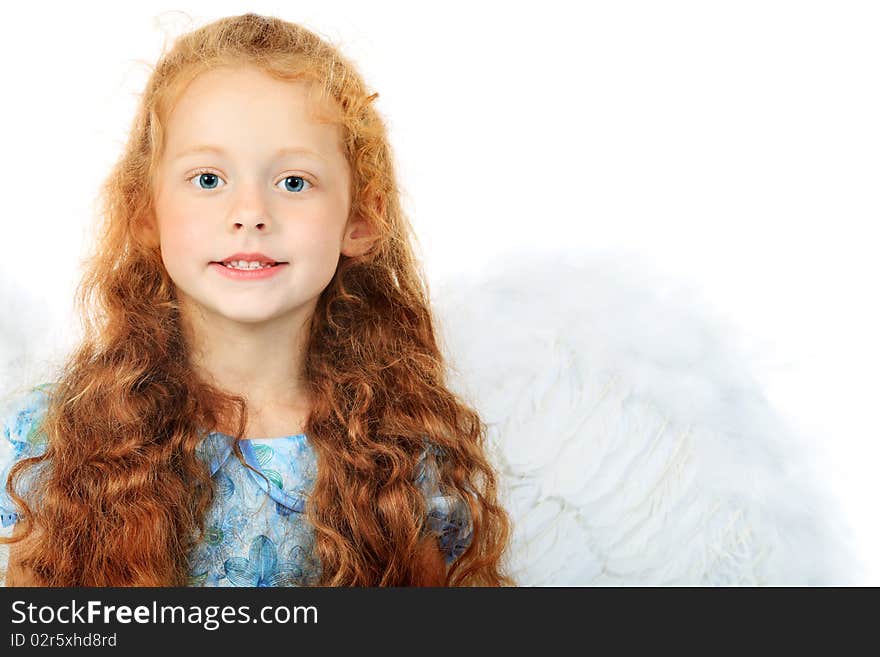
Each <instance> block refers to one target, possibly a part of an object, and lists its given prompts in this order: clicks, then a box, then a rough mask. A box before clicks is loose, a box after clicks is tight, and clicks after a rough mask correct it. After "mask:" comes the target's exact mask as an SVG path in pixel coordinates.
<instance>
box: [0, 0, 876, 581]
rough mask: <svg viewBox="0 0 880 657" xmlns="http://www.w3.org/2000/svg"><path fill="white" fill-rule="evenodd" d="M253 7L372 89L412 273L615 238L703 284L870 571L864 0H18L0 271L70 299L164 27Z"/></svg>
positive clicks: (62, 307)
mask: <svg viewBox="0 0 880 657" xmlns="http://www.w3.org/2000/svg"><path fill="white" fill-rule="evenodd" d="M247 11H255V12H258V13H263V14H269V15H276V16H279V17H281V18H284V19H286V20H290V21H295V22H299V23H302V24H303V25H305V26H306V27H308V28H310V29H312V30H313V31H316V32H318V33H319V34H320V35H321V36H323V37H324V38H326V39H328V40H330V41H331V42H333V43H334V44H335V45H337V46H338V47H340V48H341V50H342V51H343V53H344V54H345V55H346V56H348V57H349V58H350V59H352V60H353V61H354V62H355V63H356V64H357V65H358V67H359V69H360V71H361V73H362V74H363V76H364V78H365V80H366V82H367V84H368V86H369V87H370V88H371V89H373V90H375V91H378V92H379V93H380V97H379V100H378V102H377V105H378V108H379V110H380V111H381V112H382V113H383V115H384V116H385V117H386V119H387V122H388V125H389V128H390V130H391V139H392V146H393V148H394V150H395V154H396V158H397V166H398V171H399V174H400V182H401V185H402V187H403V189H404V191H405V198H404V202H405V207H406V209H407V210H408V212H409V215H410V217H411V219H412V221H413V223H414V225H415V228H416V231H417V233H418V235H419V240H420V245H421V249H422V254H423V257H424V259H425V261H426V266H427V269H428V272H429V275H430V276H431V277H432V278H434V279H441V278H443V276H444V275H446V274H448V273H450V272H452V271H454V270H460V269H462V268H472V269H474V270H475V271H477V270H479V269H480V267H481V265H482V262H483V261H484V260H485V259H486V257H487V256H488V255H489V254H492V253H504V252H507V251H511V252H514V251H515V250H516V249H517V248H527V249H549V248H555V247H560V246H562V247H565V248H568V249H570V250H572V251H577V250H578V249H602V248H606V247H620V248H625V249H627V250H629V251H631V252H636V253H638V254H639V255H640V257H642V258H644V259H645V261H646V262H652V263H655V264H656V265H657V266H658V267H660V268H661V269H662V270H665V271H666V272H669V273H670V274H673V275H677V276H681V277H683V278H685V279H687V280H688V281H690V282H691V283H692V284H694V285H696V286H698V287H699V288H700V289H701V290H702V291H703V293H704V296H705V297H707V298H709V299H711V301H712V303H713V304H714V305H715V306H716V308H717V309H718V311H719V312H721V313H723V314H724V315H725V316H727V317H728V318H729V319H730V320H731V321H733V322H735V323H736V324H737V325H738V326H740V327H742V329H743V330H744V331H745V332H746V333H747V334H748V335H750V336H752V338H753V340H754V344H755V345H756V347H755V348H756V349H758V348H760V349H761V350H763V353H764V354H765V355H766V354H768V353H769V354H771V355H772V359H771V360H769V361H768V360H766V359H765V361H764V362H765V364H766V367H765V368H764V370H763V371H762V372H761V378H762V381H763V382H764V384H765V385H766V389H767V394H768V396H770V397H771V399H772V400H774V401H775V402H776V404H777V405H778V407H779V408H780V410H782V411H784V412H785V413H787V414H788V415H789V416H790V418H791V419H792V420H793V421H795V422H797V423H798V424H799V425H800V426H801V427H802V428H803V430H804V431H805V432H808V433H810V434H811V435H813V436H815V438H816V440H818V441H819V442H821V444H822V445H823V446H824V449H825V450H826V451H827V461H826V468H827V473H828V480H829V481H830V482H832V484H833V486H834V487H835V490H836V491H837V492H838V494H839V495H840V497H841V499H842V500H843V501H844V502H845V508H846V510H847V513H848V514H849V519H850V521H851V522H852V524H853V526H854V529H855V530H856V532H857V534H858V537H859V540H860V544H861V547H862V550H863V553H864V556H865V558H866V559H869V560H870V561H869V565H870V566H871V568H872V570H871V581H870V582H866V583H872V584H878V583H880V567H878V562H877V559H875V557H874V556H873V555H880V532H878V527H877V525H878V521H877V518H878V513H877V503H878V500H880V484H878V479H880V476H878V472H877V464H878V461H880V458H878V457H880V446H878V445H880V440H878V439H880V430H878V428H877V409H878V402H877V391H878V387H877V384H876V374H877V372H878V371H880V367H878V366H880V349H878V346H877V340H878V336H880V317H878V302H877V283H876V281H877V280H878V278H880V271H878V270H880V264H878V260H880V259H878V257H877V249H878V241H877V239H876V237H875V235H876V230H875V226H876V225H877V221H878V218H880V213H878V204H880V201H878V193H877V192H878V186H877V180H878V173H880V160H878V154H880V143H878V142H880V128H878V123H880V92H878V83H880V40H878V39H877V35H878V34H880V8H878V5H877V4H876V3H872V2H845V1H840V0H838V1H834V2H831V1H828V2H808V1H799V2H775V1H772V0H763V1H760V2H753V1H745V0H739V1H738V2H707V1H703V2H624V1H619V0H617V1H614V2H585V3H572V2H548V1H544V2H509V1H508V2H474V1H471V2H451V1H447V2H443V3H407V4H404V3H398V2H376V1H371V2H362V1H358V2H355V1H351V2H334V1H329V0H321V1H320V2H308V3H306V2H303V3H293V2H284V3H281V2H279V3H270V2H247V3H242V2H224V1H221V0H212V1H211V2H177V3H159V2H150V1H146V0H142V1H141V2H137V3H127V2H126V3H95V2H92V3H89V2H79V3H61V2H57V3H51V2H40V3H28V4H26V5H21V4H18V3H16V4H14V5H11V6H9V7H6V8H4V16H3V20H2V22H0V62H2V63H0V67H2V69H0V70H2V73H3V79H2V84H3V94H2V96H3V101H2V104H0V143H2V144H3V155H2V158H0V180H2V191H3V196H2V200H3V211H2V222H3V223H2V227H3V231H2V238H0V239H2V242H0V243H2V245H3V258H2V261H0V282H2V284H3V286H4V289H11V288H16V287H18V288H20V289H23V290H26V291H27V293H28V294H29V295H31V296H33V297H38V298H40V299H46V302H45V309H46V312H47V313H49V314H51V315H52V316H53V317H55V318H56V320H57V321H67V320H65V319H64V318H66V317H67V316H68V314H69V312H70V299H71V294H72V290H73V288H74V285H75V283H76V280H77V276H78V266H79V258H80V257H82V256H83V255H84V254H85V247H86V244H85V237H86V235H87V232H88V230H89V228H90V225H91V223H92V221H93V218H94V208H93V205H92V204H93V201H94V199H95V196H96V194H97V191H98V187H99V185H100V182H101V181H102V180H103V177H104V176H105V175H106V174H107V172H108V171H109V167H110V165H111V164H112V163H113V161H114V160H115V159H116V157H117V156H118V154H119V152H120V149H121V145H122V143H123V141H124V139H125V138H126V135H127V133H128V130H129V127H130V124H131V121H132V118H133V114H134V108H135V106H136V102H137V94H139V93H140V92H141V90H142V88H143V84H144V82H145V80H146V77H147V75H148V73H149V66H151V65H152V64H154V63H155V61H156V58H157V56H158V54H159V52H160V51H161V49H162V46H163V41H164V40H165V39H169V40H170V39H173V38H174V37H175V36H176V35H177V34H179V33H181V32H183V31H186V30H187V29H190V28H191V27H195V26H198V25H201V24H203V23H205V22H207V21H210V20H213V19H215V18H219V17H221V16H224V15H231V14H240V13H244V12H247ZM872 281H873V282H872ZM11 312H13V313H15V312H16V309H15V308H12V309H11Z"/></svg>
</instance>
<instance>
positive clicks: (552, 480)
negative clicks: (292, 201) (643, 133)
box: [432, 254, 862, 586]
mask: <svg viewBox="0 0 880 657" xmlns="http://www.w3.org/2000/svg"><path fill="white" fill-rule="evenodd" d="M505 262H506V263H508V264H507V266H501V265H496V266H489V267H488V268H487V271H497V272H501V273H499V274H496V275H485V276H480V275H474V276H472V277H471V278H470V279H465V278H459V279H457V280H452V281H450V280H447V281H444V282H443V283H442V284H441V285H436V284H435V285H434V286H433V287H434V289H433V299H432V303H433V305H434V309H435V312H436V313H437V316H438V324H439V330H440V333H441V336H442V338H443V340H444V342H445V348H446V352H447V354H448V355H449V357H450V362H449V373H450V384H451V385H452V386H453V387H454V388H455V389H456V390H457V391H458V392H459V393H460V394H462V395H463V396H464V397H465V398H466V399H468V400H469V401H470V402H472V403H473V404H474V405H475V407H476V408H478V409H479V410H480V411H481V413H482V415H483V418H484V420H485V421H486V422H487V424H488V427H489V439H490V443H491V444H490V448H491V455H492V458H493V459H494V462H495V465H496V466H497V467H498V468H499V470H500V472H501V473H502V486H503V490H502V495H503V499H504V501H505V504H506V507H507V508H508V510H509V512H510V513H511V516H512V518H513V522H514V537H513V544H512V549H511V552H510V564H509V565H510V570H511V572H512V574H513V576H514V577H515V579H516V580H517V582H518V583H519V584H520V585H556V586H566V585H709V584H712V585H736V584H743V585H762V584H767V585H830V584H855V583H857V578H858V577H859V574H860V573H861V569H862V565H861V564H859V563H858V562H857V559H856V557H855V554H856V553H855V550H854V549H853V545H852V534H851V530H850V528H849V527H846V526H844V525H843V524H842V523H841V522H839V521H838V520H837V518H839V517H840V514H839V513H838V511H837V508H836V502H835V500H834V499H833V498H832V497H831V496H830V495H829V493H828V491H826V490H825V489H824V488H823V486H822V485H821V483H820V480H819V478H818V477H817V476H816V475H815V473H814V472H813V471H812V463H811V461H810V458H809V456H808V455H807V452H806V451H805V449H806V445H805V444H803V443H801V442H799V440H798V437H797V436H796V435H795V434H794V432H793V431H792V430H791V429H790V428H788V427H786V426H785V425H784V423H783V422H782V421H781V420H780V418H779V417H778V416H777V415H776V414H775V413H774V411H773V410H772V409H771V407H770V406H769V404H768V403H767V401H766V400H765V399H764V397H763V396H762V394H761V391H760V389H759V386H758V384H757V383H756V382H755V381H754V380H753V379H752V378H751V377H750V376H749V373H748V372H747V371H746V369H745V367H744V366H743V365H742V362H741V361H742V359H741V358H740V357H739V356H738V354H737V353H736V352H735V349H733V348H732V347H731V346H730V345H727V344H725V343H724V341H723V340H722V337H723V336H722V332H721V328H720V325H713V320H712V319H710V313H709V311H708V310H707V309H706V308H700V307H699V306H698V305H697V304H695V302H694V299H692V298H687V297H684V298H682V299H677V298H676V296H675V295H674V294H673V290H672V288H670V287H669V286H668V285H666V286H665V287H664V286H663V285H661V283H660V282H658V280H657V277H656V274H653V273H649V272H648V271H647V270H640V268H639V267H638V266H634V265H628V264H627V261H626V260H625V259H620V258H619V256H611V257H603V256H599V255H587V254H584V255H583V260H582V262H581V263H580V264H573V263H571V262H566V261H565V260H564V259H563V258H561V257H559V256H558V255H557V256H550V257H546V258H544V259H541V258H531V257H529V256H525V255H523V256H520V255H517V256H515V257H514V256H508V257H507V258H506V259H505ZM510 263H515V264H510ZM648 276H650V277H651V279H650V280H649V279H648V278H647V277H648Z"/></svg>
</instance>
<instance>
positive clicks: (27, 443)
mask: <svg viewBox="0 0 880 657" xmlns="http://www.w3.org/2000/svg"><path fill="white" fill-rule="evenodd" d="M52 385H53V384H51V383H44V384H40V385H37V386H33V387H32V388H29V389H26V390H25V391H23V392H22V391H21V390H17V391H15V392H12V393H9V394H7V395H6V396H5V397H4V398H3V399H2V402H0V527H8V526H9V525H11V524H12V523H14V522H15V521H16V520H17V513H16V510H15V506H14V504H13V503H12V501H11V500H10V499H9V497H8V496H7V493H6V483H7V479H8V477H9V471H10V470H11V469H12V466H13V465H14V464H15V463H17V462H18V461H20V460H22V459H25V458H30V457H32V456H39V455H41V454H42V453H43V452H44V451H45V450H46V446H47V439H46V435H45V433H43V432H42V431H41V430H40V420H41V419H42V417H43V415H44V413H45V411H46V407H47V405H48V401H49V393H50V391H51V389H52Z"/></svg>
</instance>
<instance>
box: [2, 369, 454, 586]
mask: <svg viewBox="0 0 880 657" xmlns="http://www.w3.org/2000/svg"><path fill="white" fill-rule="evenodd" d="M50 387H51V384H46V385H41V386H37V387H35V388H33V389H32V390H30V391H29V392H28V393H27V394H26V395H25V396H23V398H20V399H18V400H16V402H15V403H13V405H12V407H11V409H8V410H6V411H5V412H4V413H3V414H2V416H0V420H2V421H3V424H2V436H0V485H2V486H3V488H4V490H2V491H0V525H2V529H3V533H4V534H6V535H9V534H10V533H11V527H12V524H13V523H15V522H16V521H17V520H18V519H19V514H18V511H17V510H16V508H15V506H14V503H13V502H12V501H11V500H10V499H9V498H8V496H7V495H6V491H5V486H6V481H7V477H8V475H9V470H10V468H11V467H12V465H13V463H15V462H16V461H17V460H19V459H22V458H26V457H30V456H36V455H39V454H42V453H43V452H44V451H45V449H46V444H47V443H46V436H45V434H42V433H40V432H38V431H37V424H38V421H39V419H40V417H41V415H42V413H43V412H44V411H45V408H46V403H47V401H48V392H49V390H50ZM233 443H234V439H233V438H232V437H231V436H228V435H226V434H223V433H219V432H212V433H208V434H207V435H206V436H205V438H204V439H203V440H202V442H201V443H200V444H199V448H198V450H197V453H198V455H199V457H200V458H201V459H202V460H203V461H204V463H205V464H206V466H207V467H208V468H209V470H210V473H211V477H212V479H213V481H214V486H215V495H214V502H213V504H212V505H211V507H210V508H209V510H208V513H207V516H206V519H205V535H204V537H203V538H202V540H201V542H200V543H198V544H197V545H196V547H195V548H194V549H193V551H192V552H191V554H190V558H189V565H190V573H189V585H190V586H308V585H313V584H316V583H317V582H318V580H319V578H320V574H321V565H320V563H319V562H318V560H317V559H316V557H315V556H314V549H313V548H314V541H315V537H314V531H313V529H312V527H311V526H310V524H309V523H308V522H307V520H306V517H305V501H306V498H307V496H308V494H309V491H310V490H311V488H312V484H313V483H314V480H315V476H316V474H317V460H316V457H315V454H314V452H313V450H312V448H311V446H310V444H309V441H308V439H307V437H306V435H305V434H298V435H295V436H286V437H283V438H259V439H250V440H241V441H239V446H240V447H241V451H242V456H243V457H244V460H245V461H246V462H247V463H248V464H249V465H250V466H251V467H253V468H254V469H255V470H257V472H260V473H262V474H263V475H265V479H264V478H263V477H262V476H260V474H257V473H255V472H253V471H252V470H250V469H248V468H246V467H245V466H244V465H242V464H241V462H240V461H239V460H238V458H237V457H236V455H235V453H234V451H233ZM21 481H22V483H21V485H22V486H24V487H27V485H28V482H27V481H26V480H24V479H22V480H21ZM416 483H417V485H418V486H419V488H420V490H422V492H423V494H424V495H425V497H426V500H427V503H428V505H427V506H428V526H429V529H430V530H431V532H432V533H434V534H435V535H436V536H437V537H438V538H439V544H440V548H441V552H442V553H443V555H444V558H445V560H446V563H447V564H451V563H452V562H453V561H454V560H455V559H456V558H458V557H459V556H460V555H461V554H462V553H463V552H464V551H465V549H467V546H468V545H469V543H470V540H471V530H472V526H471V522H470V515H469V509H468V507H467V504H466V503H465V502H464V501H463V500H462V499H461V498H459V497H457V496H455V497H453V496H447V495H444V494H443V492H442V491H441V488H440V486H439V483H438V478H437V470H436V466H435V464H434V459H433V458H432V457H431V454H430V449H426V451H425V452H424V454H423V456H422V460H421V461H420V464H419V468H418V475H417V478H416Z"/></svg>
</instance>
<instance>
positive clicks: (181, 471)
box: [11, 14, 509, 586]
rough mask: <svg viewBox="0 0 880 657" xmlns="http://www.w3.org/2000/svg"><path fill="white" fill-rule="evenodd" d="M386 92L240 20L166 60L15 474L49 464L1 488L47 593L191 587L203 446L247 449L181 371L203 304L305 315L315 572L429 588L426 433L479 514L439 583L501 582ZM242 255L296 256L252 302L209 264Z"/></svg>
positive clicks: (326, 51) (307, 43) (345, 66)
mask: <svg viewBox="0 0 880 657" xmlns="http://www.w3.org/2000/svg"><path fill="white" fill-rule="evenodd" d="M376 96H377V94H369V93H367V91H366V89H365V86H364V84H363V82H362V81H361V79H360V77H359V75H358V73H357V71H356V70H355V68H354V67H353V66H352V65H351V64H350V63H349V62H347V61H346V60H345V59H344V58H343V57H342V56H341V55H340V53H339V52H338V51H337V50H335V49H334V48H333V47H331V46H330V45H328V44H327V43H325V42H324V41H322V40H321V39H319V38H318V37H317V36H316V35H314V34H313V33H311V32H310V31H308V30H306V29H303V28H302V27H300V26H298V25H295V24H291V23H287V22H285V21H282V20H279V19H274V18H265V17H261V16H256V15H253V14H246V15H243V16H237V17H230V18H224V19H221V20H218V21H216V22H214V23H211V24H209V25H207V26H204V27H202V28H200V29H197V30H195V31H193V32H190V33H188V34H185V35H184V36H182V37H180V38H179V39H178V40H177V41H176V42H175V44H174V46H173V48H172V49H171V50H170V52H168V53H166V54H165V55H164V56H163V57H162V58H161V60H160V62H159V63H158V64H157V66H156V67H155V70H154V71H153V73H152V75H151V77H150V79H149V81H148V83H147V87H146V90H145V92H144V94H143V97H142V99H141V106H140V108H139V111H138V114H137V117H136V120H135V123H134V125H133V129H132V133H131V136H130V139H129V141H128V143H127V145H126V147H125V150H124V152H123V154H122V157H121V158H120V160H119V162H118V164H117V165H116V166H115V168H114V169H113V171H112V172H111V174H110V176H109V177H108V178H107V181H106V183H105V187H104V189H103V195H102V200H103V225H102V226H101V231H100V233H99V236H98V241H97V244H96V250H95V254H94V256H93V258H92V259H91V260H90V261H89V263H88V266H87V269H86V271H85V275H84V278H83V281H82V284H81V286H80V289H79V293H78V304H79V306H80V308H81V311H82V315H83V320H84V326H85V339H84V342H83V344H82V345H81V346H80V347H79V348H78V350H77V351H76V352H75V353H74V354H73V355H72V356H71V358H70V359H69V362H68V363H67V364H65V366H64V368H63V369H62V371H61V375H60V376H59V380H58V382H57V385H56V386H55V387H54V390H53V393H52V397H51V400H50V403H49V407H48V409H47V413H46V415H45V418H44V421H43V423H42V429H43V431H45V432H46V434H47V437H48V440H49V442H48V444H49V447H48V450H47V452H46V454H45V456H44V457H42V459H40V458H38V459H37V460H34V461H25V462H23V463H22V464H21V466H22V467H18V466H17V467H16V469H14V470H13V472H12V477H11V479H12V480H13V482H14V481H15V480H16V479H17V478H18V476H19V475H20V474H21V473H22V472H23V470H24V469H27V468H28V467H31V466H32V465H34V464H36V463H37V462H38V461H39V460H50V462H51V464H52V468H47V469H45V470H43V469H41V470H40V476H43V477H44V479H43V481H42V485H39V486H34V487H33V488H32V489H30V490H29V491H28V492H27V504H25V499H22V498H20V497H18V496H17V495H13V499H15V500H16V501H17V502H19V504H21V505H22V506H23V509H24V512H25V514H27V517H28V518H30V519H31V520H33V522H27V523H25V524H26V526H27V529H28V532H29V536H30V532H33V536H31V538H30V540H29V541H27V543H26V544H27V551H26V552H24V551H23V556H22V557H20V558H19V561H21V563H22V564H23V565H24V566H25V567H26V568H28V569H30V571H31V572H33V577H34V579H35V580H37V582H38V583H42V584H49V585H73V586H77V585H79V586H90V585H97V586H107V585H117V586H127V585H172V584H173V585H180V584H183V583H186V578H187V559H188V555H189V552H190V550H191V549H192V547H193V545H194V542H195V541H196V540H199V538H200V536H198V534H199V532H201V531H202V530H203V529H204V526H203V525H204V523H203V519H204V516H205V512H206V510H207V509H208V507H209V505H210V504H211V502H212V500H213V486H212V482H211V479H210V477H209V476H208V473H207V472H206V469H205V467H204V464H203V463H202V462H201V461H200V460H199V459H198V457H197V455H196V447H197V446H198V444H199V442H200V441H201V439H202V438H203V437H204V433H205V431H206V430H209V429H213V428H216V427H218V426H232V427H237V428H238V429H237V432H236V436H235V437H236V439H240V438H242V437H243V435H242V434H243V433H244V428H245V425H246V421H247V414H248V408H247V400H246V399H244V398H242V397H240V396H237V395H233V394H230V393H229V392H228V391H224V390H221V389H219V388H217V387H215V386H214V385H212V383H211V382H210V381H206V380H204V379H203V378H202V377H200V376H198V375H197V374H196V373H195V371H194V370H193V368H192V367H191V360H192V358H191V357H192V354H193V344H192V338H193V337H194V336H193V335H191V333H190V332H189V330H188V318H189V317H190V312H191V311H192V310H194V309H198V310H200V312H202V313H203V314H205V315H206V316H207V317H209V318H210V319H211V320H213V321H235V322H251V323H252V322H268V321H273V320H276V319H278V318H283V317H285V316H287V315H289V314H290V313H300V314H302V313H305V314H306V315H308V322H307V340H306V355H305V359H304V365H303V369H304V372H303V377H304V381H305V382H306V385H307V388H308V393H309V396H310V400H311V414H310V416H309V418H308V422H307V425H306V429H305V432H306V434H307V435H308V437H309V442H310V444H311V445H312V447H313V448H314V449H315V451H316V454H317V457H318V477H317V479H316V481H315V483H314V488H313V490H312V493H311V496H310V499H309V504H308V506H307V517H308V520H309V521H310V522H311V524H312V525H313V527H314V529H315V536H316V551H317V556H318V557H319V560H320V562H321V564H322V567H323V572H322V583H325V584H331V585H338V584H372V585H403V584H412V583H418V582H420V581H425V578H424V574H423V573H421V572H420V570H419V569H420V567H421V566H420V565H419V563H420V561H419V554H421V548H422V546H423V545H424V540H425V532H426V519H425V500H424V499H423V497H422V495H421V494H420V492H419V491H418V490H417V488H416V487H415V485H414V484H413V480H414V478H415V470H416V466H417V461H418V457H419V456H420V455H421V454H422V453H423V451H424V448H425V440H426V439H427V440H429V441H430V442H431V443H433V445H434V446H435V447H436V448H437V453H438V454H439V455H440V458H439V463H438V467H439V472H440V477H441V481H442V485H443V487H444V488H446V489H447V490H448V492H449V493H450V494H453V495H459V496H461V497H462V498H464V499H465V500H466V502H467V503H468V506H469V507H470V510H471V516H472V525H473V540H472V542H471V545H470V548H469V549H468V550H467V552H465V553H464V555H462V556H461V557H459V558H458V560H456V562H455V563H454V565H453V567H452V569H451V570H450V571H449V572H448V574H447V581H448V582H449V583H478V584H499V583H508V582H509V580H508V579H507V578H506V577H505V576H504V575H503V574H502V573H501V572H500V565H499V564H500V560H501V556H502V553H503V551H504V548H505V545H506V542H507V540H508V534H509V526H508V520H507V516H506V514H505V512H504V510H503V509H502V508H501V507H500V505H499V504H498V502H497V495H496V477H495V473H494V472H493V469H492V468H491V466H490V464H489V463H488V461H487V459H486V456H485V453H484V449H483V445H484V439H485V426H484V425H483V423H482V422H481V420H480V418H479V415H478V414H477V413H476V412H475V411H474V410H473V409H472V408H470V407H469V406H467V405H466V404H465V403H463V402H462V401H461V400H460V399H458V398H457V396H456V395H455V394H453V393H452V392H450V391H449V390H448V388H447V386H446V383H445V365H444V358H443V355H442V353H441V352H440V350H439V348H438V346H437V343H436V339H435V332H434V326H433V318H432V315H431V311H430V304H429V301H428V294H427V288H426V285H425V282H424V278H423V275H422V273H421V270H420V267H419V266H418V263H417V261H416V260H415V258H414V256H413V251H412V235H411V232H410V226H409V223H408V221H407V220H406V218H405V216H404V214H403V213H402V211H401V208H400V204H399V197H398V190H397V187H396V182H395V174H394V171H393V167H392V158H391V154H390V149H389V145H388V139H387V134H386V130H385V127H384V124H383V122H382V120H381V118H380V117H379V115H378V114H377V113H376V111H375V109H374V107H373V105H372V104H371V103H372V101H373V100H374V99H375V97H376ZM203 147H211V149H214V150H200V151H194V149H200V148H203ZM205 161H207V162H209V164H208V165H206V166H203V162H205ZM237 252H261V253H263V254H265V255H267V256H269V257H270V258H272V259H276V260H279V261H283V262H285V263H287V264H285V265H283V269H281V270H280V271H278V272H277V273H276V274H275V275H274V276H273V277H272V278H271V279H270V280H264V281H262V282H261V284H260V285H261V288H260V290H261V293H260V294H253V295H248V294H245V293H241V292H240V290H241V288H237V287H235V286H233V285H230V284H229V280H228V279H226V278H224V277H223V276H222V272H219V271H217V267H216V266H215V265H212V264H211V263H212V262H214V261H219V260H223V259H225V258H227V257H229V256H231V255H233V254H235V253H237ZM237 453H238V452H237ZM238 456H239V458H240V460H242V459H241V455H240V453H238ZM242 462H243V463H244V461H243V460H242ZM32 491H33V492H32ZM71 491H75V492H76V496H75V497H73V496H72V494H71ZM34 530H36V531H35V532H34ZM62 546H63V547H62ZM22 550H24V545H22Z"/></svg>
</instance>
